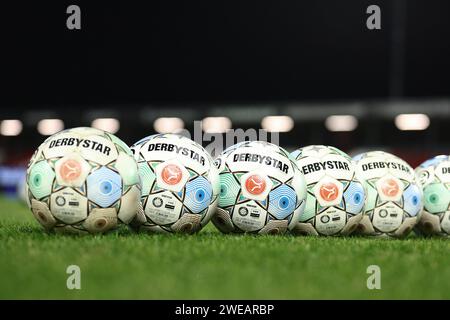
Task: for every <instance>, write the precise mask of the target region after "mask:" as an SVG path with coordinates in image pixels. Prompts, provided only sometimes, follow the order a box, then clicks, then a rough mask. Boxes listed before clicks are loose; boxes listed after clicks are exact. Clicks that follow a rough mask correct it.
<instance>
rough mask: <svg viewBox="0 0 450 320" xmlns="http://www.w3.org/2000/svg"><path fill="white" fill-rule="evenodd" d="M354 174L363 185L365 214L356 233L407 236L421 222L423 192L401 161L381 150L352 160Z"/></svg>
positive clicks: (412, 174) (411, 172) (412, 172)
mask: <svg viewBox="0 0 450 320" xmlns="http://www.w3.org/2000/svg"><path fill="white" fill-rule="evenodd" d="M354 160H355V161H356V175H357V177H358V178H359V179H360V180H361V181H364V182H365V183H366V192H367V201H366V205H365V207H364V211H365V215H364V217H363V219H362V221H361V223H360V224H359V226H358V229H357V233H360V234H364V235H372V236H384V237H395V238H403V237H406V236H407V235H408V234H409V233H410V231H411V230H412V229H413V228H414V226H415V225H416V223H417V221H418V220H419V219H420V212H421V210H422V190H421V186H420V183H419V182H418V181H417V180H416V177H415V174H414V170H413V169H412V168H411V166H410V165H409V164H407V163H406V162H405V161H403V160H402V159H400V158H398V157H396V156H394V155H392V154H390V153H387V152H383V151H372V152H367V153H363V154H361V155H358V156H356V157H355V158H354Z"/></svg>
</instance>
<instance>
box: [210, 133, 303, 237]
mask: <svg viewBox="0 0 450 320" xmlns="http://www.w3.org/2000/svg"><path fill="white" fill-rule="evenodd" d="M216 165H217V167H218V169H219V172H220V176H219V177H220V196H219V204H218V208H217V211H216V214H215V215H214V216H213V218H212V221H213V223H214V225H215V226H216V227H217V228H218V229H219V230H220V231H222V232H224V233H230V232H236V233H241V232H249V233H259V234H281V233H284V232H286V230H288V229H292V228H293V227H294V226H295V224H296V223H297V220H298V217H299V215H300V214H301V213H302V212H303V209H304V206H305V198H306V184H305V179H304V177H303V175H302V174H301V172H300V170H298V168H297V165H296V164H295V163H294V162H293V161H292V160H291V158H290V156H289V153H288V152H287V151H285V150H284V149H283V148H281V147H278V146H276V145H274V144H271V143H268V142H262V141H246V142H241V143H239V144H237V145H234V146H232V147H230V148H228V149H227V150H225V151H224V152H223V153H222V154H221V155H220V156H219V157H218V158H217V159H216Z"/></svg>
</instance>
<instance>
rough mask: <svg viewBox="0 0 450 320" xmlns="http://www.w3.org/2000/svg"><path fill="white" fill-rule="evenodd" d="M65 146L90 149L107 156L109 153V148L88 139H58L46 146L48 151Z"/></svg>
mask: <svg viewBox="0 0 450 320" xmlns="http://www.w3.org/2000/svg"><path fill="white" fill-rule="evenodd" d="M65 146H76V147H80V148H85V149H91V150H94V151H99V152H101V153H103V154H105V155H107V156H109V153H110V152H111V148H110V147H107V146H105V145H104V144H103V143H100V142H97V141H93V140H89V139H79V138H60V139H56V140H52V141H51V142H50V144H49V145H48V148H49V149H52V148H56V147H65Z"/></svg>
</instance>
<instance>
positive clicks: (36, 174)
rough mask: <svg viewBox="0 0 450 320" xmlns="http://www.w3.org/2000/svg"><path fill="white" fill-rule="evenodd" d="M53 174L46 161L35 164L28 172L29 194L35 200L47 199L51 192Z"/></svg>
mask: <svg viewBox="0 0 450 320" xmlns="http://www.w3.org/2000/svg"><path fill="white" fill-rule="evenodd" d="M54 178H55V172H54V171H53V169H52V168H51V167H50V165H49V164H48V163H47V161H39V162H36V163H35V164H34V165H33V166H32V167H31V170H30V175H29V177H28V184H29V188H30V191H31V193H32V194H33V196H34V197H35V198H36V199H42V198H44V197H47V196H49V195H50V193H51V192H52V185H53V180H54Z"/></svg>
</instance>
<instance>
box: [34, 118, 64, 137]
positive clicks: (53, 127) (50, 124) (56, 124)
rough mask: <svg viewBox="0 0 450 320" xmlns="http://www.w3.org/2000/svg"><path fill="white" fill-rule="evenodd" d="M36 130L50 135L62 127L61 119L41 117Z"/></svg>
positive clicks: (44, 134)
mask: <svg viewBox="0 0 450 320" xmlns="http://www.w3.org/2000/svg"><path fill="white" fill-rule="evenodd" d="M37 129H38V132H39V133H40V134H42V135H43V136H50V135H52V134H55V133H57V132H59V131H61V130H63V129H64V122H63V121H62V120H61V119H42V120H40V121H39V122H38V125H37Z"/></svg>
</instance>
